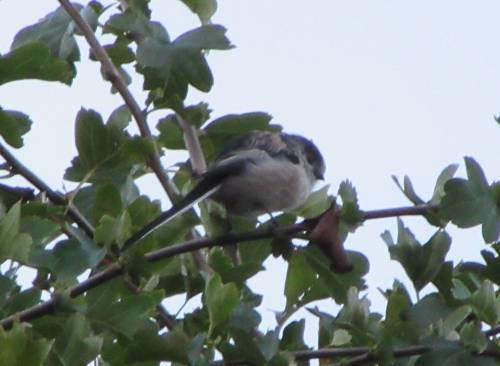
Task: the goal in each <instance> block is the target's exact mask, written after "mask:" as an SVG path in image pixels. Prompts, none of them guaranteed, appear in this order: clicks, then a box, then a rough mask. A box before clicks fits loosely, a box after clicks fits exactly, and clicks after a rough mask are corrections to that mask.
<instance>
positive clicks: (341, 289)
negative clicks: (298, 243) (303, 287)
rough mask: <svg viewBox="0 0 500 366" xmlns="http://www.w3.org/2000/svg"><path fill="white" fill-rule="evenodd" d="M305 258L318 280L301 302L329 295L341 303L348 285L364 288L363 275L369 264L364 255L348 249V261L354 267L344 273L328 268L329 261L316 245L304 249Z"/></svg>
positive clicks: (345, 297) (343, 300) (344, 298)
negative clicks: (337, 272) (334, 271)
mask: <svg viewBox="0 0 500 366" xmlns="http://www.w3.org/2000/svg"><path fill="white" fill-rule="evenodd" d="M304 253H305V256H306V259H307V261H308V263H309V265H310V266H311V268H312V269H313V270H314V271H315V272H316V273H317V274H318V281H317V283H316V284H314V286H313V287H312V288H311V290H310V291H309V292H308V293H306V294H305V295H304V299H303V302H310V301H314V300H318V299H321V298H325V297H328V296H331V297H332V298H333V299H334V300H335V302H337V303H338V304H343V303H344V302H345V301H346V299H347V291H348V289H349V288H350V287H355V288H358V289H363V288H364V280H363V278H362V277H363V276H364V275H365V274H366V273H368V269H369V264H368V260H367V259H366V257H365V256H364V255H362V254H361V253H358V252H354V251H349V252H348V257H349V261H350V262H351V263H352V264H353V266H354V269H353V270H352V271H351V272H349V273H345V274H336V273H333V272H332V271H331V269H330V261H329V259H328V258H326V257H325V255H324V254H323V253H322V252H321V250H320V249H319V248H317V247H316V246H313V247H308V248H306V250H305V252H304Z"/></svg>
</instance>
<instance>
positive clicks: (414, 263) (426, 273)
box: [382, 219, 451, 291]
mask: <svg viewBox="0 0 500 366" xmlns="http://www.w3.org/2000/svg"><path fill="white" fill-rule="evenodd" d="M382 238H383V239H384V241H385V242H386V243H387V245H388V247H389V252H390V254H391V259H393V260H397V261H398V262H399V263H400V264H401V265H402V266H403V268H404V270H405V272H406V274H407V275H408V277H410V279H411V280H412V282H413V285H414V286H415V289H416V290H417V291H420V290H421V289H422V288H424V287H425V286H426V285H427V284H428V283H429V282H431V281H432V280H433V279H434V277H435V276H436V275H437V274H438V273H439V270H440V268H441V265H442V264H443V263H444V260H445V258H446V253H448V250H449V249H450V244H451V238H450V236H449V235H448V234H447V233H446V232H445V231H441V230H439V231H437V232H436V234H434V235H433V236H432V237H431V238H430V239H429V241H428V242H427V243H425V244H424V245H421V244H420V243H419V242H418V241H417V240H416V239H415V237H414V236H413V234H412V233H411V231H410V230H409V229H408V228H406V227H404V224H403V221H401V220H400V219H398V240H397V243H394V241H393V239H392V237H391V235H390V233H389V232H387V231H386V232H385V233H383V234H382Z"/></svg>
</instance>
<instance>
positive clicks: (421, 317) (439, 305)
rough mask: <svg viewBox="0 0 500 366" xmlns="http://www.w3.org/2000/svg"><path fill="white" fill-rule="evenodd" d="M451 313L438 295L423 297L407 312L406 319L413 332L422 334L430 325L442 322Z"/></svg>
mask: <svg viewBox="0 0 500 366" xmlns="http://www.w3.org/2000/svg"><path fill="white" fill-rule="evenodd" d="M452 312H453V310H452V309H450V308H449V307H448V306H447V305H446V304H445V302H444V301H443V299H442V297H441V296H440V295H439V294H438V293H433V294H429V295H427V296H425V297H424V298H422V299H421V300H420V301H419V302H417V303H416V304H415V305H413V307H412V308H411V309H410V310H409V311H408V316H407V319H408V320H409V321H410V322H411V324H412V326H413V328H414V330H415V331H416V332H419V333H423V332H425V331H427V330H428V329H429V326H430V325H431V324H434V323H436V322H439V321H443V320H444V319H446V318H447V317H448V316H449V315H450V314H451V313H452Z"/></svg>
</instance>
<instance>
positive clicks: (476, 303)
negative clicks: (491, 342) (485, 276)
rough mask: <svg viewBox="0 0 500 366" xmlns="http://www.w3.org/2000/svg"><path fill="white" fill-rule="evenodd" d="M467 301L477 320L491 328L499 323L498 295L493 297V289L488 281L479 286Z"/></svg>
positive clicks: (499, 301) (499, 306)
mask: <svg viewBox="0 0 500 366" xmlns="http://www.w3.org/2000/svg"><path fill="white" fill-rule="evenodd" d="M469 301H470V304H471V306H472V308H473V309H474V312H475V313H476V314H477V316H478V317H479V319H481V320H482V321H484V322H485V323H487V324H489V325H491V326H495V325H497V324H498V323H499V322H500V295H499V296H498V297H497V296H495V289H494V287H493V284H492V283H491V282H490V281H489V280H485V281H484V282H483V283H482V284H481V287H480V288H479V289H478V290H477V291H476V292H474V293H473V294H472V296H471V297H470V300H469Z"/></svg>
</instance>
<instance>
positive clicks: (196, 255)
mask: <svg viewBox="0 0 500 366" xmlns="http://www.w3.org/2000/svg"><path fill="white" fill-rule="evenodd" d="M176 117H177V120H178V121H179V125H180V126H181V128H182V131H183V136H184V143H185V144H186V148H187V151H188V152H189V159H190V160H191V168H192V169H193V172H194V173H195V175H197V176H199V175H201V174H203V173H204V172H205V170H207V162H206V161H205V156H203V151H202V150H201V144H200V140H199V139H198V134H197V131H196V128H195V127H194V126H193V125H192V124H191V123H189V122H187V121H186V120H185V119H184V118H183V117H182V116H180V115H179V114H177V115H176ZM195 237H196V232H195V231H194V229H192V230H191V231H190V232H189V233H188V235H187V236H186V238H187V240H191V239H194V238H195ZM191 255H192V257H193V260H194V262H195V264H196V267H197V268H198V269H199V270H201V271H204V272H206V273H213V270H212V268H211V267H210V266H209V264H208V263H207V260H206V258H205V256H204V255H203V253H202V252H201V251H194V252H192V254H191Z"/></svg>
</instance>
